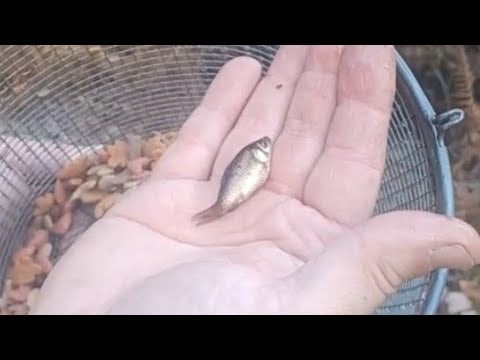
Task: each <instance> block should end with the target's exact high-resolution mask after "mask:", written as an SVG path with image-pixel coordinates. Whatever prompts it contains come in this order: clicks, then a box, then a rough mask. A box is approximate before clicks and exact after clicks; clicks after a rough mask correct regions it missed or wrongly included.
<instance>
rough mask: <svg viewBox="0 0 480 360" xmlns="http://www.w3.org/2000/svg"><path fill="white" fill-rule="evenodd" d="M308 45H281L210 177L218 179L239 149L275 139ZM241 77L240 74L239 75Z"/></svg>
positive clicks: (230, 135)
mask: <svg viewBox="0 0 480 360" xmlns="http://www.w3.org/2000/svg"><path fill="white" fill-rule="evenodd" d="M307 52H308V46H294V45H292V46H282V47H281V48H280V49H279V50H278V52H277V55H276V57H275V59H274V60H273V61H272V64H271V66H270V68H269V70H268V72H267V75H266V76H265V77H264V78H263V79H262V80H261V81H260V83H259V84H258V86H257V88H256V89H255V91H254V93H253V94H252V97H251V98H250V100H249V101H248V104H247V105H246V107H245V109H244V110H243V112H242V114H241V115H240V118H239V119H238V121H237V123H236V124H235V127H234V129H233V130H232V131H231V132H230V134H229V135H228V137H227V139H226V140H225V143H224V144H223V145H222V148H221V150H220V152H219V154H218V157H217V160H216V161H215V165H214V170H213V174H214V175H216V176H221V174H222V173H223V171H224V170H225V167H226V165H227V164H228V163H229V162H230V161H231V160H232V158H233V157H234V156H235V154H236V153H237V151H238V150H240V148H242V147H244V146H245V145H246V144H248V143H250V142H251V141H254V140H256V139H257V138H259V137H262V136H270V138H271V139H272V140H274V139H275V138H276V137H277V134H278V132H279V131H280V129H281V128H282V126H283V121H284V118H285V114H286V112H287V109H288V105H289V103H290V98H291V97H292V94H293V91H294V89H295V85H296V83H297V80H298V77H299V76H300V74H301V72H302V70H303V66H304V63H305V59H306V56H307ZM242 76H243V75H242Z"/></svg>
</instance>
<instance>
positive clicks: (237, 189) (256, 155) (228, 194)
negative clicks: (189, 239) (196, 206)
mask: <svg viewBox="0 0 480 360" xmlns="http://www.w3.org/2000/svg"><path fill="white" fill-rule="evenodd" d="M271 155H272V141H271V140H270V138H269V137H267V136H265V137H262V138H261V139H258V140H256V141H254V142H252V143H250V144H248V145H247V146H245V147H244V148H243V149H241V150H240V151H239V152H238V154H237V155H236V156H235V157H234V158H233V160H232V161H231V162H230V164H229V165H228V166H227V168H226V169H225V172H224V174H223V176H222V180H221V183H220V190H219V192H218V196H217V200H216V201H215V203H214V204H213V205H212V206H210V207H209V208H207V209H206V210H203V211H201V212H199V213H198V214H196V215H194V216H193V217H192V220H193V221H196V222H197V226H198V225H201V224H204V223H207V222H210V221H212V220H215V219H217V218H219V217H221V216H223V215H225V214H226V213H227V212H230V211H232V210H234V209H235V208H237V207H238V206H239V205H240V204H241V203H243V202H244V201H246V200H247V199H249V198H250V197H251V196H252V195H253V194H254V193H255V192H256V191H257V190H258V189H259V188H260V187H262V186H263V185H264V184H265V182H266V181H267V178H268V176H269V173H270V162H271Z"/></svg>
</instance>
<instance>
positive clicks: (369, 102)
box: [304, 45, 395, 225]
mask: <svg viewBox="0 0 480 360" xmlns="http://www.w3.org/2000/svg"><path fill="white" fill-rule="evenodd" d="M338 76H339V78H338V93H337V108H336V110H335V113H334V116H333V120H332V124H331V127H330V130H329V134H328V136H327V140H326V143H325V148H324V151H323V153H322V155H321V156H320V158H319V160H318V162H317V164H316V165H315V168H314V169H313V171H312V172H311V174H310V176H309V179H308V182H307V185H306V188H305V193H304V199H305V202H306V203H307V204H309V205H311V206H313V207H315V208H316V209H317V210H319V211H320V212H321V213H322V214H324V215H325V216H327V217H328V218H330V219H332V220H335V221H337V222H340V223H342V224H345V225H353V224H356V223H358V222H360V221H363V220H365V219H367V218H368V217H370V215H371V212H372V211H373V209H374V206H375V201H376V197H377V193H378V190H379V187H380V181H381V178H382V175H383V168H384V161H385V152H386V145H387V136H388V127H389V120H390V116H391V109H392V104H393V99H394V95H395V52H394V49H393V47H392V46H386V45H362V46H347V47H346V48H345V49H344V52H343V54H342V59H341V61H340V68H339V75H338Z"/></svg>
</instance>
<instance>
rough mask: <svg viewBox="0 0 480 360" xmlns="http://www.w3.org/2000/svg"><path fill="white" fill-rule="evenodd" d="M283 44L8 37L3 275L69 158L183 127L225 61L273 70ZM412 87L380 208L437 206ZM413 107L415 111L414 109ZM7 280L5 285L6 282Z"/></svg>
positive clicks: (413, 310) (396, 121) (398, 109)
mask: <svg viewBox="0 0 480 360" xmlns="http://www.w3.org/2000/svg"><path fill="white" fill-rule="evenodd" d="M277 49H278V46H266V45H265V46H259V45H256V46H1V47H0V134H1V135H0V211H1V213H0V280H2V283H3V279H4V277H5V274H6V273H5V271H6V269H7V266H8V263H9V257H10V255H11V253H12V251H13V249H14V247H16V246H17V245H19V244H20V243H21V242H23V241H24V236H25V235H26V230H27V223H28V221H29V220H30V214H31V212H30V210H31V206H32V204H33V201H34V200H35V198H36V197H37V196H38V195H39V194H41V193H43V192H45V191H47V190H49V189H50V187H51V186H52V183H53V181H54V177H55V173H56V171H57V170H58V169H59V168H60V167H61V164H62V163H63V162H64V161H65V160H67V159H71V158H72V157H74V156H77V155H78V154H80V153H81V152H87V153H88V152H91V151H95V148H96V147H97V146H99V145H101V144H103V143H106V142H110V141H112V140H113V139H115V138H117V137H119V136H122V135H124V134H126V133H127V132H136V133H147V132H150V131H152V130H171V129H177V128H178V127H179V126H180V125H181V123H182V122H183V121H185V119H186V118H187V117H188V115H189V114H190V113H191V111H192V110H193V109H194V108H195V106H196V105H197V104H198V103H199V101H200V100H201V98H202V96H203V94H204V92H205V91H206V89H207V88H208V86H209V84H210V82H211V81H212V80H213V78H214V76H215V75H216V73H217V72H218V70H219V68H220V67H221V66H222V65H223V64H224V63H225V62H226V61H228V60H229V59H231V58H233V57H236V56H240V55H249V56H253V57H255V58H257V59H258V60H259V61H260V62H261V63H262V64H263V66H264V71H265V70H266V69H267V67H268V65H269V64H270V62H271V61H272V59H273V57H274V56H275V53H276V50H277ZM414 106H415V104H414V103H412V101H411V99H410V97H409V94H406V93H405V92H402V91H400V90H398V91H397V94H396V99H395V105H394V109H393V112H392V122H391V126H390V130H389V139H388V153H387V163H386V170H385V175H384V178H383V182H382V186H381V190H380V194H379V198H378V201H377V206H376V209H375V212H376V213H377V214H378V213H384V212H388V211H392V210H398V209H418V210H429V211H437V204H436V201H437V200H436V199H437V196H438V195H437V194H436V192H435V186H434V185H435V181H434V176H433V175H432V174H433V173H434V171H433V168H432V166H434V165H433V164H435V160H434V159H432V158H431V155H430V154H431V151H429V150H428V148H427V144H428V141H427V140H426V139H425V137H426V136H428V137H431V136H432V135H431V134H427V135H426V134H425V133H424V132H422V129H423V128H422V127H420V126H419V121H423V119H419V118H418V112H416V111H413V110H414ZM412 109H413V110H412ZM431 284H432V279H431V276H430V275H429V276H426V277H422V278H418V279H415V280H414V281H411V282H409V283H407V284H404V286H402V288H401V289H400V290H399V291H398V292H397V293H396V294H394V295H393V296H391V297H390V298H389V299H388V300H387V302H386V304H385V306H383V307H381V308H380V309H379V310H378V313H380V314H381V313H391V314H418V313H421V312H422V311H423V309H424V305H425V301H426V299H428V296H429V289H430V287H431ZM0 288H1V286H0Z"/></svg>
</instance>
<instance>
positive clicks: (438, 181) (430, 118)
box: [395, 50, 455, 315]
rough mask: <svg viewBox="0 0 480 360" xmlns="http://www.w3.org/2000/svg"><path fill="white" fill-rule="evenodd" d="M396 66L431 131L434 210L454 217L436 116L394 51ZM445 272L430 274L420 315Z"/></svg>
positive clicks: (432, 309)
mask: <svg viewBox="0 0 480 360" xmlns="http://www.w3.org/2000/svg"><path fill="white" fill-rule="evenodd" d="M395 56H396V67H397V72H398V74H399V75H400V76H401V77H402V80H403V82H404V84H403V85H404V86H405V87H406V88H407V90H408V91H409V92H410V96H412V98H413V101H414V102H415V103H416V105H417V106H418V110H419V112H420V113H421V115H422V119H423V120H424V121H426V122H427V126H429V128H430V129H431V131H432V134H431V135H432V136H431V137H432V140H431V141H432V144H431V145H433V146H432V151H433V155H434V156H435V160H436V161H435V166H434V167H433V171H434V176H433V178H434V181H435V185H436V187H437V189H438V194H439V195H437V198H438V202H437V205H438V206H437V211H438V212H439V213H441V214H443V215H446V216H454V214H455V205H454V194H453V180H452V173H451V168H450V159H449V157H448V150H447V147H446V146H445V144H444V143H443V142H442V141H439V138H438V136H437V135H438V133H437V129H436V127H435V119H436V118H437V116H438V114H437V113H436V112H435V110H434V108H433V106H432V104H431V102H430V101H429V100H428V98H427V96H426V94H425V92H424V91H423V89H422V87H421V86H420V84H419V82H418V81H417V78H416V77H415V75H414V74H413V72H412V70H411V69H410V67H409V66H408V65H407V63H406V62H405V60H404V59H403V57H402V56H401V55H400V53H399V52H398V50H395ZM448 272H449V271H448V269H446V268H440V269H436V270H434V271H432V284H431V285H430V289H429V290H428V293H427V296H426V299H425V304H424V306H423V309H422V314H423V315H435V314H436V313H437V311H438V308H439V306H440V303H441V300H442V295H443V291H444V289H445V287H446V284H447V278H448Z"/></svg>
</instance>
